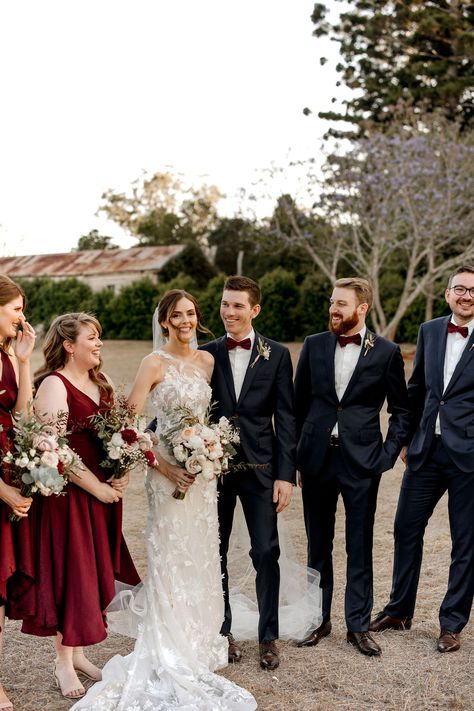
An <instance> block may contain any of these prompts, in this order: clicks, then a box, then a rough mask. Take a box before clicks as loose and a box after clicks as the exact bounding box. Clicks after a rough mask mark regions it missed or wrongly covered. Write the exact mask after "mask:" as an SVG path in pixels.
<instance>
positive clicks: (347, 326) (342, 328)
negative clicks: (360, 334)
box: [328, 310, 359, 336]
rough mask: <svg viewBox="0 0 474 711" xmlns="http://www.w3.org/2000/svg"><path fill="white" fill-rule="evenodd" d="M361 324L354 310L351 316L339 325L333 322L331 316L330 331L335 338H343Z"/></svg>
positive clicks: (343, 319)
mask: <svg viewBox="0 0 474 711" xmlns="http://www.w3.org/2000/svg"><path fill="white" fill-rule="evenodd" d="M333 316H340V317H342V314H333ZM358 323H359V315H358V313H357V310H354V311H353V312H352V314H351V315H350V316H347V318H342V321H339V323H337V324H334V323H333V322H332V318H331V316H329V323H328V326H329V330H330V331H331V333H334V335H335V336H342V335H344V334H345V333H347V332H348V331H350V330H351V329H353V328H354V327H355V326H357V324H358Z"/></svg>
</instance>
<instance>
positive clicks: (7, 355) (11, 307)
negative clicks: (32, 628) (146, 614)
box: [0, 275, 35, 711]
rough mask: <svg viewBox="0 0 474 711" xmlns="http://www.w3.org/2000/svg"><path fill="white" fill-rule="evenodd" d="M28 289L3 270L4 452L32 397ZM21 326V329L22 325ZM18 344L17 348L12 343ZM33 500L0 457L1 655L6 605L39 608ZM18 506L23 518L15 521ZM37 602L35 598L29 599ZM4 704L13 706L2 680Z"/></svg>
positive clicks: (0, 404)
mask: <svg viewBox="0 0 474 711" xmlns="http://www.w3.org/2000/svg"><path fill="white" fill-rule="evenodd" d="M24 305H25V295H24V293H23V290H22V289H21V288H20V287H19V286H18V285H17V284H15V282H13V281H12V280H11V279H9V278H8V277H6V276H3V275H0V342H1V345H0V359H1V360H0V425H1V432H0V451H1V453H2V456H3V454H4V453H5V452H9V451H11V450H12V448H13V428H12V413H13V412H19V411H20V410H24V409H25V408H26V406H27V404H28V403H29V402H31V400H32V391H31V376H30V356H31V353H32V351H33V347H34V345H35V332H34V330H33V329H32V327H31V326H30V324H29V323H27V322H26V321H25V317H24V315H23V308H24ZM19 326H21V330H18V327H19ZM12 344H13V348H12ZM30 506H31V499H30V498H24V497H23V496H22V495H21V494H20V489H19V488H18V487H17V486H14V485H12V483H11V478H10V472H9V471H8V466H7V465H4V464H2V463H1V462H0V655H1V652H2V643H3V629H4V626H5V606H7V613H8V616H9V617H14V618H18V617H22V616H23V615H24V614H31V613H33V612H34V610H33V609H32V608H29V607H28V604H27V603H26V602H25V600H26V599H27V596H26V595H24V594H25V593H27V591H28V589H29V588H31V586H32V584H33V574H34V565H33V555H32V551H31V545H30V533H29V521H28V519H27V515H28V510H29V508H30ZM12 511H13V512H14V513H15V514H17V515H18V516H20V517H21V519H22V520H21V521H20V522H17V523H12V522H11V521H10V519H9V516H10V514H11V513H12ZM29 602H32V597H30V598H29ZM0 709H4V710H5V711H11V710H12V709H13V706H12V704H11V702H10V701H9V699H8V697H7V696H6V694H5V692H4V690H3V687H2V685H1V683H0Z"/></svg>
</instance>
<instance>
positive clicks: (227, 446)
mask: <svg viewBox="0 0 474 711" xmlns="http://www.w3.org/2000/svg"><path fill="white" fill-rule="evenodd" d="M211 410H212V405H211V406H210V407H209V408H208V409H207V411H206V413H205V414H204V416H203V417H202V418H199V417H197V416H196V415H195V414H194V413H193V412H191V410H189V408H186V407H183V408H179V409H178V408H176V409H173V411H172V412H170V413H168V426H167V427H166V429H165V430H164V431H162V432H160V438H161V440H162V441H163V442H164V444H165V445H166V447H167V449H168V452H169V453H170V454H172V455H173V457H174V458H175V459H176V461H177V462H178V464H180V465H181V466H183V467H184V468H185V469H186V471H187V472H188V474H191V475H192V476H196V475H197V474H200V475H201V476H203V477H204V478H205V479H206V480H208V481H210V480H211V479H213V478H214V477H219V476H222V475H223V474H225V473H226V472H227V471H228V470H229V468H230V460H231V459H232V457H233V456H234V455H235V454H236V451H237V450H236V449H235V447H234V445H235V444H238V443H239V442H240V437H239V432H238V430H236V429H235V427H233V426H232V425H231V423H230V422H229V420H228V419H227V417H221V418H220V420H219V422H218V423H212V422H211V421H210V413H211ZM173 496H174V498H175V499H184V497H185V492H184V491H180V490H179V489H178V488H176V489H175V490H174V492H173Z"/></svg>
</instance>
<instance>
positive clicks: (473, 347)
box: [443, 326, 474, 395]
mask: <svg viewBox="0 0 474 711" xmlns="http://www.w3.org/2000/svg"><path fill="white" fill-rule="evenodd" d="M447 330H448V328H447V326H446V333H447ZM445 340H446V339H445ZM466 340H467V343H466V345H465V346H464V350H463V352H462V354H461V357H460V359H459V360H458V364H457V365H456V367H455V369H454V373H453V374H452V376H451V380H450V381H449V383H448V387H447V388H446V390H445V391H444V393H443V395H445V394H446V393H448V392H449V391H450V390H451V388H452V387H453V386H454V385H455V384H456V381H457V380H458V378H459V376H460V375H461V373H462V372H463V370H464V368H465V367H466V365H467V363H468V362H469V360H470V359H471V358H472V356H473V354H474V331H473V332H472V333H471V336H470V338H468V339H466Z"/></svg>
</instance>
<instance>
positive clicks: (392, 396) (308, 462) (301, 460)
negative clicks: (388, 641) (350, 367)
mask: <svg viewBox="0 0 474 711" xmlns="http://www.w3.org/2000/svg"><path fill="white" fill-rule="evenodd" d="M369 334H370V335H371V336H372V338H373V339H375V340H374V345H373V347H372V348H370V349H369V348H366V347H365V346H364V344H362V347H361V352H360V356H359V360H358V361H357V364H356V367H355V369H354V372H353V374H352V377H351V379H350V382H349V384H348V386H347V389H346V391H345V393H344V395H343V397H342V399H341V401H339V399H338V397H337V394H336V388H335V375H334V352H335V349H336V343H337V339H336V336H335V335H334V334H333V333H331V332H330V331H325V332H324V333H317V334H315V335H313V336H308V338H307V339H306V340H305V342H304V345H303V349H302V352H301V356H300V359H299V362H298V367H297V369H296V379H295V392H296V420H297V433H298V437H299V441H298V448H297V460H296V464H297V468H298V469H299V470H300V471H301V472H302V473H303V474H304V475H314V474H317V473H318V472H319V471H320V469H321V467H322V465H323V462H324V458H325V456H326V452H327V448H328V446H329V441H330V436H331V432H332V430H333V428H334V425H335V424H336V422H337V423H338V432H339V438H340V448H341V454H342V456H343V459H344V462H345V464H346V466H347V467H348V469H350V470H351V471H353V472H354V473H356V474H357V475H358V476H360V477H370V476H375V475H378V474H381V473H382V472H384V471H386V470H387V469H391V468H392V467H393V465H394V463H395V461H396V459H397V456H398V454H399V452H400V449H401V447H402V444H403V443H404V441H405V439H406V436H407V429H408V423H409V412H408V402H407V390H406V383H405V375H404V366H403V358H402V354H401V352H400V348H399V347H398V346H397V345H395V344H394V343H392V342H391V341H388V340H386V339H385V338H382V337H381V336H375V334H372V333H371V332H370V331H369V330H367V331H366V337H367V335H369ZM385 399H387V403H388V411H389V413H390V419H389V427H388V433H387V437H386V439H385V442H384V441H383V437H382V433H381V431H380V410H381V409H382V406H383V404H384V402H385Z"/></svg>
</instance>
